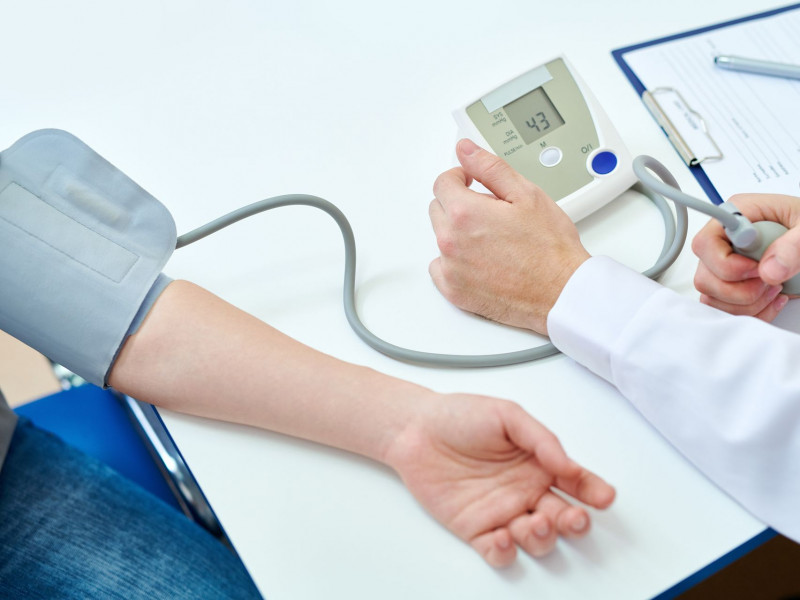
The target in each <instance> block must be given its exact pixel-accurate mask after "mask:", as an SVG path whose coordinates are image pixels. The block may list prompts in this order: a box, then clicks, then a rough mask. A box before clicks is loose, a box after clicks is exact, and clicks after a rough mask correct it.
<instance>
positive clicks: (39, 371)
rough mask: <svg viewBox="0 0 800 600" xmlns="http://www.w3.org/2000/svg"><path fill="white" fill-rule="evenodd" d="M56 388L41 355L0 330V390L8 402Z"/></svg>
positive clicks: (49, 369) (15, 401)
mask: <svg viewBox="0 0 800 600" xmlns="http://www.w3.org/2000/svg"><path fill="white" fill-rule="evenodd" d="M60 389H61V388H60V386H59V385H58V381H57V380H56V378H55V376H54V375H53V372H52V370H51V368H50V363H49V362H48V361H47V359H46V358H45V357H44V356H42V355H41V354H39V353H38V352H36V351H35V350H31V349H30V348H29V347H28V346H26V345H25V344H23V343H22V342H19V341H17V340H16V339H14V338H13V337H11V336H10V335H8V334H6V333H4V332H2V331H0V390H2V391H3V395H4V396H5V397H6V400H8V403H9V404H11V406H17V405H19V404H24V403H25V402H28V401H30V400H35V399H36V398H41V397H42V396H46V395H47V394H52V393H53V392H57V391H59V390H60Z"/></svg>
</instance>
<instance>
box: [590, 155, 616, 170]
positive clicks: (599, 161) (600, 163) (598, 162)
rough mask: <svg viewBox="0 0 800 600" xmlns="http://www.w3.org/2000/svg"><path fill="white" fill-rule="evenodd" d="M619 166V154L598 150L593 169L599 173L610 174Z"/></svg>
mask: <svg viewBox="0 0 800 600" xmlns="http://www.w3.org/2000/svg"><path fill="white" fill-rule="evenodd" d="M616 168H617V155H616V154H614V153H613V152H608V151H604V152H598V153H597V154H595V156H594V158H593V159H592V169H593V170H594V172H595V173H597V174H598V175H608V174H609V173H611V171H613V170H614V169H616Z"/></svg>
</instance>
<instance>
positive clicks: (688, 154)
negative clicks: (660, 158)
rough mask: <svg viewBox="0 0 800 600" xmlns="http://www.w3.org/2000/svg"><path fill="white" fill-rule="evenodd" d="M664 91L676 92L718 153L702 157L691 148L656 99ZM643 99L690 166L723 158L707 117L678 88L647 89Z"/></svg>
mask: <svg viewBox="0 0 800 600" xmlns="http://www.w3.org/2000/svg"><path fill="white" fill-rule="evenodd" d="M664 93H671V94H675V95H676V96H677V97H678V99H679V100H680V102H681V104H682V105H683V107H684V108H685V109H686V112H688V113H689V114H690V115H691V116H693V117H694V118H695V120H696V121H697V122H698V123H699V124H700V128H701V129H702V132H703V134H704V135H705V136H706V138H707V139H708V141H709V142H710V143H711V145H712V146H713V147H714V150H715V151H716V154H706V156H703V157H702V158H698V157H697V155H696V153H695V152H694V151H693V150H692V149H691V147H690V146H689V144H688V143H687V142H686V139H685V138H684V137H683V136H682V135H681V133H680V131H679V130H678V128H677V127H676V126H675V124H674V123H673V121H672V119H670V118H669V116H668V115H667V113H666V111H665V110H664V109H663V107H662V106H661V104H660V103H659V102H658V100H657V99H656V97H655V96H656V95H657V94H664ZM642 101H643V102H644V105H645V106H646V107H647V110H649V111H650V114H651V115H652V116H653V118H654V119H655V120H656V123H658V125H659V126H660V127H661V128H662V129H663V130H664V133H666V134H667V139H669V141H670V143H672V146H673V147H674V148H675V150H676V151H677V152H678V154H679V155H680V157H681V158H682V159H683V162H685V163H686V164H687V165H688V166H690V167H696V166H698V165H700V164H701V163H703V162H705V161H707V160H721V159H722V158H723V156H724V155H723V153H722V150H720V147H719V146H718V145H717V142H715V141H714V138H713V137H712V136H711V133H709V131H708V126H707V125H706V121H705V119H704V118H703V116H702V115H701V114H700V113H698V112H697V111H696V110H694V109H693V108H692V107H690V106H689V104H688V102H686V100H685V99H684V97H683V95H682V94H681V93H680V92H679V91H678V90H676V89H675V88H672V87H659V88H655V89H653V90H645V91H644V93H643V94H642Z"/></svg>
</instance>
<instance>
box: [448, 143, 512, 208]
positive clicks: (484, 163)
mask: <svg viewBox="0 0 800 600" xmlns="http://www.w3.org/2000/svg"><path fill="white" fill-rule="evenodd" d="M456 156H457V157H458V161H459V162H460V163H461V166H462V167H463V169H464V172H465V173H466V174H467V175H469V176H470V177H472V178H473V179H475V180H476V181H479V182H480V183H482V184H483V185H484V186H485V187H486V188H487V189H488V190H489V191H491V192H492V193H493V194H494V195H495V196H497V197H498V198H502V199H504V200H506V199H507V198H508V196H509V195H512V194H513V192H514V191H515V190H519V188H520V186H521V185H524V182H526V181H527V180H526V179H525V178H524V177H523V176H522V175H520V174H519V173H517V172H516V171H515V170H514V169H512V168H511V165H509V164H508V163H507V162H506V161H504V160H503V159H502V158H500V157H498V156H496V155H494V154H492V153H491V152H488V151H486V150H484V149H483V148H481V147H480V146H478V145H477V144H476V143H475V142H473V141H472V140H470V139H467V138H465V139H462V140H459V142H458V144H457V145H456Z"/></svg>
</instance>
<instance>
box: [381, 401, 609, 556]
mask: <svg viewBox="0 0 800 600" xmlns="http://www.w3.org/2000/svg"><path fill="white" fill-rule="evenodd" d="M423 411H424V414H420V415H419V418H418V419H416V420H414V421H413V422H412V423H410V424H409V425H408V426H407V427H406V428H405V429H404V430H403V432H402V434H401V435H399V436H398V437H397V438H396V440H395V442H394V443H393V444H392V446H391V447H390V448H389V450H388V452H387V455H386V462H387V463H388V464H389V465H391V466H392V467H393V468H394V469H395V470H396V471H397V472H398V473H399V474H400V476H401V477H402V479H403V481H404V482H405V484H406V485H407V486H408V488H409V490H410V491H411V493H412V494H414V496H415V497H416V498H417V500H419V502H420V503H421V504H422V505H423V506H424V507H425V508H426V509H427V510H428V511H429V512H430V513H431V514H432V515H433V516H434V517H436V518H437V519H438V520H439V521H440V522H441V523H442V524H443V525H445V526H446V527H447V528H448V529H449V530H450V531H452V532H453V533H454V534H455V535H457V536H458V537H459V538H461V539H463V540H465V541H467V542H469V543H470V544H471V545H472V547H473V548H475V550H477V551H478V552H479V553H480V554H481V556H483V557H484V559H485V560H486V561H487V562H488V563H489V564H490V565H492V566H495V567H502V566H507V565H510V564H511V563H513V562H514V559H515V557H516V552H517V550H516V547H517V546H519V547H521V548H522V549H523V550H525V551H526V552H528V553H529V554H530V555H532V556H543V555H545V554H547V553H548V552H550V551H551V550H552V549H553V547H554V545H555V543H556V540H557V538H558V536H564V537H580V536H583V535H585V534H586V533H588V531H589V525H590V519H589V514H588V513H587V511H586V510H585V509H584V508H582V507H578V506H574V505H572V504H570V503H569V502H568V501H566V500H564V499H563V498H562V496H560V495H558V494H556V493H554V492H553V489H559V490H561V491H562V492H564V493H566V494H568V495H569V496H572V497H573V498H576V499H578V500H580V501H582V502H584V503H586V504H588V505H591V506H594V507H597V508H606V507H607V506H608V505H610V504H611V502H612V501H613V499H614V489H613V488H612V487H611V486H610V485H608V484H607V483H606V482H605V481H603V480H602V479H601V478H600V477H598V476H597V475H595V474H593V473H591V472H589V471H588V470H586V469H584V468H583V467H581V466H580V465H578V464H577V463H575V462H573V461H572V460H571V459H569V458H568V457H567V455H566V454H565V452H564V450H563V448H562V447H561V444H560V443H559V442H558V440H557V439H556V437H555V436H554V435H553V434H552V433H551V432H550V431H549V430H548V429H547V428H545V427H544V426H543V425H542V424H541V423H539V422H538V421H536V420H535V419H533V418H532V417H531V416H530V415H528V413H527V412H525V411H524V410H523V409H522V408H521V407H520V406H519V405H517V404H514V403H512V402H507V401H503V400H496V399H493V398H485V397H480V396H467V395H450V396H443V397H442V398H441V400H440V401H438V402H430V403H428V404H427V405H426V407H425V408H424V409H423Z"/></svg>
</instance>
